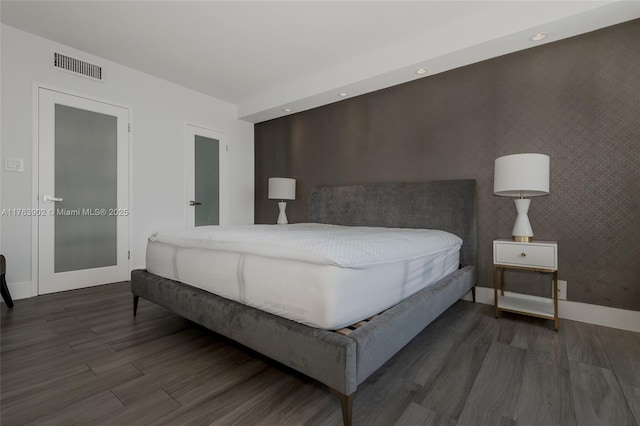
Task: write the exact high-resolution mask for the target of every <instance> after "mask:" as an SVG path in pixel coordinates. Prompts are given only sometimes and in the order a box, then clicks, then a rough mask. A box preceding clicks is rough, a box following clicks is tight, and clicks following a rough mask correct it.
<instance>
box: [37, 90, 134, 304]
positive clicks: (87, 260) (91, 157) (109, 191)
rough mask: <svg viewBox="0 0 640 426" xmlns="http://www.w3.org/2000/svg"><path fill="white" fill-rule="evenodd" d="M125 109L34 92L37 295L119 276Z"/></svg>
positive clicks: (124, 211)
mask: <svg viewBox="0 0 640 426" xmlns="http://www.w3.org/2000/svg"><path fill="white" fill-rule="evenodd" d="M128 123H129V111H128V110H127V109H126V108H121V107H117V106H114V105H110V104H106V103H103V102H98V101H94V100H90V99H87V98H82V97H77V96H72V95H69V94H65V93H61V92H57V91H53V90H48V89H44V88H40V89H39V90H38V200H39V201H38V203H39V204H38V205H39V210H38V212H39V216H38V217H37V221H38V226H37V229H38V256H37V259H36V260H37V262H38V294H46V293H53V292H58V291H65V290H72V289H76V288H81V287H90V286H94V285H100V284H106V283H111V282H117V281H125V280H127V279H128V276H129V261H128V259H129V251H128V244H129V241H128V239H129V237H128V220H129V219H128V215H129V210H128V198H129V195H128V194H129V193H128V185H129V183H128V138H129V136H128Z"/></svg>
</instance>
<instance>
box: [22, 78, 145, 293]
mask: <svg viewBox="0 0 640 426" xmlns="http://www.w3.org/2000/svg"><path fill="white" fill-rule="evenodd" d="M40 89H46V90H51V91H54V92H60V93H62V94H65V95H70V96H76V97H79V98H84V99H87V100H90V101H94V102H101V103H104V104H108V105H113V106H115V107H119V108H125V109H127V110H128V111H129V126H131V127H130V128H129V132H128V133H127V135H128V143H127V145H128V150H127V157H128V163H129V164H128V175H129V176H128V180H129V182H128V183H127V187H128V192H129V194H128V203H129V215H128V216H127V220H126V224H127V234H128V237H127V247H128V251H129V253H131V247H133V235H132V232H131V220H132V218H133V207H134V206H133V131H132V122H133V110H132V108H131V107H130V106H128V105H125V104H120V103H117V102H113V101H111V100H107V99H102V98H99V97H96V96H88V95H86V94H84V93H79V92H76V91H73V90H68V89H65V88H61V87H56V86H52V85H50V84H45V83H39V82H33V84H32V102H31V106H32V114H31V117H32V122H31V208H32V209H33V211H37V209H38V208H39V199H38V195H39V181H40V157H39V155H38V151H39V149H40V145H39V144H40V134H39V131H40V101H39V96H38V94H39V91H40ZM38 222H39V221H38V216H31V297H34V296H38V292H39V284H40V274H39V271H38V263H39V260H40V259H39V249H40V247H39V245H40V243H39V238H40V234H39V230H38ZM131 262H132V259H131V255H129V256H128V259H127V268H128V269H129V271H131Z"/></svg>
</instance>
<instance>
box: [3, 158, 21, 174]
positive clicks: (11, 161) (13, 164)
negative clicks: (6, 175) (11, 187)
mask: <svg viewBox="0 0 640 426" xmlns="http://www.w3.org/2000/svg"><path fill="white" fill-rule="evenodd" d="M4 170H5V171H7V172H24V159H22V158H5V160H4Z"/></svg>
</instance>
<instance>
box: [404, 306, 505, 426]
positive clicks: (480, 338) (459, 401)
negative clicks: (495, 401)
mask: <svg viewBox="0 0 640 426" xmlns="http://www.w3.org/2000/svg"><path fill="white" fill-rule="evenodd" d="M499 327H500V322H499V321H498V320H496V319H495V318H493V316H490V315H484V316H479V317H477V319H476V321H475V322H474V323H473V326H472V327H471V328H470V329H469V330H468V333H467V334H466V335H465V337H464V339H463V340H462V342H461V343H460V344H458V345H455V346H453V347H452V349H451V351H450V352H449V353H448V354H447V356H446V362H445V364H444V365H443V366H442V368H440V369H439V370H438V374H437V375H436V376H435V377H434V379H433V380H431V381H429V382H427V383H426V384H425V386H424V387H423V389H422V390H420V391H419V392H418V393H417V394H416V397H415V398H414V402H416V403H418V404H420V405H422V406H424V407H427V408H431V409H432V410H434V411H438V412H441V413H443V414H444V415H446V416H447V417H450V418H453V419H457V418H458V417H459V416H460V413H461V411H462V409H463V407H464V405H465V402H466V401H467V397H468V395H469V393H470V392H471V388H472V386H473V383H474V381H475V380H476V376H477V375H478V372H479V371H480V368H481V366H482V363H483V362H484V359H485V357H486V355H487V352H488V351H489V347H490V345H491V342H493V341H495V340H496V338H497V335H498V331H499Z"/></svg>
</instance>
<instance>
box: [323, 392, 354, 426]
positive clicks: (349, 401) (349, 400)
mask: <svg viewBox="0 0 640 426" xmlns="http://www.w3.org/2000/svg"><path fill="white" fill-rule="evenodd" d="M329 389H331V388H329ZM331 392H333V393H335V394H336V395H338V398H340V405H341V406H342V422H343V424H344V426H351V419H352V417H353V411H352V407H353V395H354V394H355V392H353V393H352V394H351V395H345V394H343V393H341V392H338V391H337V390H335V389H331Z"/></svg>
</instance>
